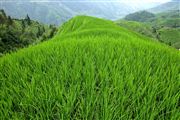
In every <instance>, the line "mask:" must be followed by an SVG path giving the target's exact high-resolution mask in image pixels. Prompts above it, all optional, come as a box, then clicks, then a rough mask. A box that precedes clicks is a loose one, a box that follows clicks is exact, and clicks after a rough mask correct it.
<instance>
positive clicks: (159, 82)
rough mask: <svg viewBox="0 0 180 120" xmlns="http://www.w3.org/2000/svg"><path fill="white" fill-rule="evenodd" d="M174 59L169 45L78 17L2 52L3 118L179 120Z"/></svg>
mask: <svg viewBox="0 0 180 120" xmlns="http://www.w3.org/2000/svg"><path fill="white" fill-rule="evenodd" d="M81 25H82V26H81ZM93 25H94V26H93ZM72 26H73V27H72ZM179 61H180V53H179V51H177V50H175V49H174V48H171V47H168V46H166V45H164V44H161V43H158V42H156V41H153V40H150V39H148V38H146V37H144V36H141V35H138V34H136V33H132V32H131V31H128V30H126V29H124V28H120V27H119V26H116V25H115V24H114V23H112V22H111V21H107V20H102V19H98V18H93V17H87V16H82V17H81V16H78V17H75V18H73V19H71V20H70V21H69V22H67V23H65V24H64V25H63V26H62V27H61V28H60V29H59V32H58V34H57V36H55V37H54V38H53V39H52V40H49V41H47V42H43V43H42V44H39V45H36V46H30V47H29V48H25V49H22V50H20V51H18V52H16V53H12V54H9V55H5V56H3V57H2V58H0V71H1V72H0V118H1V119H62V120H68V119H77V120H79V119H85V120H86V119H88V120H89V119H90V120H111V119H112V120H117V119H121V120H129V119H135V120H141V119H142V120H154V119H164V120H165V119H172V120H177V119H179V116H180V108H179V100H180V64H179Z"/></svg>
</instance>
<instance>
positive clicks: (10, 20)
mask: <svg viewBox="0 0 180 120" xmlns="http://www.w3.org/2000/svg"><path fill="white" fill-rule="evenodd" d="M7 24H8V25H12V24H13V20H12V19H11V17H10V16H8V19H7Z"/></svg>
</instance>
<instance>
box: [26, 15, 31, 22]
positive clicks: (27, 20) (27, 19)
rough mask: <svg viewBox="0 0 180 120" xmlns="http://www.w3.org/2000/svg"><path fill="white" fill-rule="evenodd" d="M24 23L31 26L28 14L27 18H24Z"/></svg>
mask: <svg viewBox="0 0 180 120" xmlns="http://www.w3.org/2000/svg"><path fill="white" fill-rule="evenodd" d="M25 21H26V23H27V24H28V25H30V24H31V19H30V17H29V15H28V14H27V16H26V18H25Z"/></svg>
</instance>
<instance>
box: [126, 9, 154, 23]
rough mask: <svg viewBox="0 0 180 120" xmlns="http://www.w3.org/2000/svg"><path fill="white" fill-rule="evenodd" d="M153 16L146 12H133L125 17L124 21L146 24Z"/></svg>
mask: <svg viewBox="0 0 180 120" xmlns="http://www.w3.org/2000/svg"><path fill="white" fill-rule="evenodd" d="M154 17H155V15H154V14H153V13H150V12H147V11H140V12H135V13H132V14H129V15H127V16H126V17H125V18H124V19H125V20H129V21H138V22H146V21H149V20H151V19H153V18H154Z"/></svg>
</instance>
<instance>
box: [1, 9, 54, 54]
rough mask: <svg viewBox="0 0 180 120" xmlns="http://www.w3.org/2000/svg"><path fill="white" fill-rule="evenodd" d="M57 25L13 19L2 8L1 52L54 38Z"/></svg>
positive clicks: (27, 18) (27, 19) (26, 19)
mask: <svg viewBox="0 0 180 120" xmlns="http://www.w3.org/2000/svg"><path fill="white" fill-rule="evenodd" d="M56 31H57V29H56V27H55V26H52V25H50V26H47V25H43V24H40V23H38V22H35V21H32V20H31V19H30V18H29V16H28V15H27V17H26V18H25V19H22V20H19V19H12V18H11V17H10V16H7V15H6V14H5V12H4V11H3V10H0V54H1V53H6V52H9V51H12V50H16V49H18V48H22V47H25V46H27V45H30V44H35V43H37V42H40V41H44V40H46V39H49V38H52V36H53V35H54V34H55V32H56Z"/></svg>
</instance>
